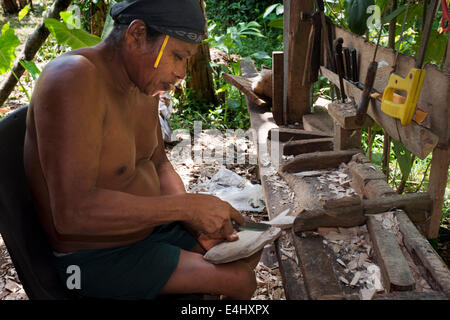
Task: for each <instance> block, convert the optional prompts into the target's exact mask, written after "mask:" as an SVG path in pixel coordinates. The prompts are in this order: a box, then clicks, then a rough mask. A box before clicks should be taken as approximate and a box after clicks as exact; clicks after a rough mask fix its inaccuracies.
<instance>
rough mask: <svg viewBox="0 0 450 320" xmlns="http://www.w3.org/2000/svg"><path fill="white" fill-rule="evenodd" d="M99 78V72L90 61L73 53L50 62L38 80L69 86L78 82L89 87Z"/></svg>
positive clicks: (84, 56)
mask: <svg viewBox="0 0 450 320" xmlns="http://www.w3.org/2000/svg"><path fill="white" fill-rule="evenodd" d="M99 76H100V72H99V70H98V68H97V66H96V65H95V63H94V62H93V61H92V59H89V58H88V56H86V55H83V54H79V53H77V52H76V51H75V52H69V53H66V54H64V55H62V56H60V57H58V58H56V59H53V60H52V61H50V62H49V63H48V64H47V66H46V67H45V68H44V70H43V71H42V74H41V77H40V78H42V79H43V80H44V81H45V82H48V81H51V82H53V84H54V85H70V83H74V82H75V83H76V82H78V83H80V84H85V85H86V86H91V85H92V84H93V83H96V82H97V80H98V78H99Z"/></svg>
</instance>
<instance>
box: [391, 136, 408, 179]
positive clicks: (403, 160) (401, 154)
mask: <svg viewBox="0 0 450 320" xmlns="http://www.w3.org/2000/svg"><path fill="white" fill-rule="evenodd" d="M392 141H393V143H394V147H393V148H392V150H393V151H394V153H395V157H396V158H397V162H398V165H399V166H400V171H401V172H402V176H403V177H404V178H405V179H408V177H409V174H410V173H411V168H412V164H411V157H412V153H411V151H409V150H408V149H406V147H405V146H404V145H403V143H401V142H400V141H397V140H394V139H392Z"/></svg>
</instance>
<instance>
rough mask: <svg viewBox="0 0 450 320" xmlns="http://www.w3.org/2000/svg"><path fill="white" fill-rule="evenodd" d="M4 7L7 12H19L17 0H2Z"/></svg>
mask: <svg viewBox="0 0 450 320" xmlns="http://www.w3.org/2000/svg"><path fill="white" fill-rule="evenodd" d="M2 7H3V12H4V13H5V14H15V13H18V12H19V7H18V6H17V3H16V0H2Z"/></svg>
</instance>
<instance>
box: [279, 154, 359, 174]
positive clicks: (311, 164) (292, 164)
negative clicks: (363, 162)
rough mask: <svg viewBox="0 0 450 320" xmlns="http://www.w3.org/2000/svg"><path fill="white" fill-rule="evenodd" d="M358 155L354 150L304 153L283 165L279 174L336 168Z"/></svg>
mask: <svg viewBox="0 0 450 320" xmlns="http://www.w3.org/2000/svg"><path fill="white" fill-rule="evenodd" d="M357 153H359V151H357V150H356V151H355V150H346V151H323V152H314V153H306V154H301V155H298V156H295V157H294V158H293V159H290V160H288V161H286V163H284V164H283V165H282V166H281V168H280V171H281V172H300V171H307V170H320V169H327V168H336V167H338V166H339V165H340V164H341V163H342V162H345V163H348V162H349V161H350V160H351V159H352V156H354V155H355V154H357Z"/></svg>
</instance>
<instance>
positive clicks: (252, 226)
mask: <svg viewBox="0 0 450 320" xmlns="http://www.w3.org/2000/svg"><path fill="white" fill-rule="evenodd" d="M231 223H232V225H233V228H234V229H236V230H237V231H240V230H250V231H266V230H267V229H269V228H270V227H271V225H270V224H267V223H258V222H252V221H245V223H244V224H243V225H240V224H239V223H237V222H236V221H234V220H232V222H231Z"/></svg>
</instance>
